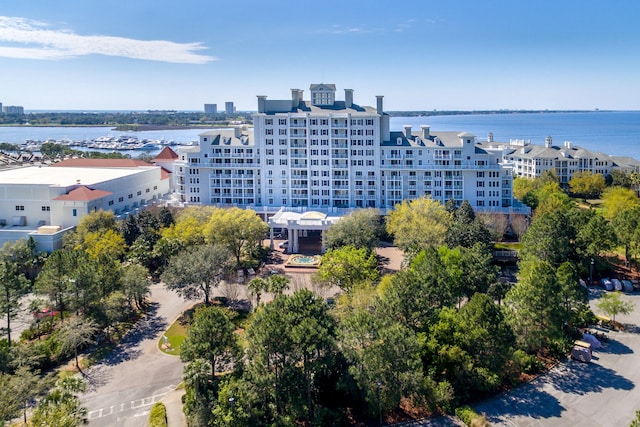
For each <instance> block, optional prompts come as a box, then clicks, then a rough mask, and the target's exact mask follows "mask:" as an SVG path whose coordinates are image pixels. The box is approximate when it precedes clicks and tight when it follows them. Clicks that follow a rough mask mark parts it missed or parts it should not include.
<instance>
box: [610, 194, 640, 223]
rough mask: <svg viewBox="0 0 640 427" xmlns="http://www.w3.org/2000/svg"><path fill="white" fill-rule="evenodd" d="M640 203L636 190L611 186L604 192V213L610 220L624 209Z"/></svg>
mask: <svg viewBox="0 0 640 427" xmlns="http://www.w3.org/2000/svg"><path fill="white" fill-rule="evenodd" d="M638 205H640V200H638V196H637V195H636V192H635V191H634V190H631V189H629V188H622V187H609V188H607V189H606V190H605V191H604V192H603V193H602V214H603V215H604V217H605V218H606V219H608V220H610V221H611V220H613V219H614V218H615V217H617V216H618V214H620V212H622V211H626V210H628V209H631V208H633V207H636V206H638Z"/></svg>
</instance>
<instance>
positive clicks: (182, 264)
mask: <svg viewBox="0 0 640 427" xmlns="http://www.w3.org/2000/svg"><path fill="white" fill-rule="evenodd" d="M230 255H231V254H230V253H229V251H228V250H227V249H226V248H225V247H223V246H221V245H218V244H216V245H201V246H196V247H194V248H191V249H188V250H187V251H184V252H181V253H179V254H178V255H175V256H173V257H171V258H170V260H169V264H168V265H167V267H166V269H165V271H164V273H163V274H162V281H163V282H164V283H165V285H166V286H167V288H168V289H170V290H174V291H176V292H177V293H178V294H179V295H180V296H182V297H183V298H185V299H191V300H193V299H199V298H204V302H205V305H209V304H210V298H209V297H210V295H211V292H212V290H213V288H215V287H217V286H218V285H219V284H220V282H221V281H222V279H223V278H224V276H225V275H226V274H227V272H228V270H229V267H230Z"/></svg>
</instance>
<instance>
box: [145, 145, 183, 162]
mask: <svg viewBox="0 0 640 427" xmlns="http://www.w3.org/2000/svg"><path fill="white" fill-rule="evenodd" d="M178 157H179V156H178V153H176V152H175V151H173V150H172V149H171V147H164V148H163V149H162V151H161V152H160V153H158V155H157V156H156V157H154V158H153V159H152V160H151V161H152V162H155V161H156V160H175V159H177V158H178Z"/></svg>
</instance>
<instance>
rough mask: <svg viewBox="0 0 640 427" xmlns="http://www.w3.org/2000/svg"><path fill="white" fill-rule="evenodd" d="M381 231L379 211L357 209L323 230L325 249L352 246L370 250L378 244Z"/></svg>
mask: <svg viewBox="0 0 640 427" xmlns="http://www.w3.org/2000/svg"><path fill="white" fill-rule="evenodd" d="M382 231H383V230H382V224H381V222H380V211H378V210H377V209H358V210H355V211H353V212H352V213H351V214H350V215H348V216H345V217H343V218H342V219H341V220H340V221H338V222H337V223H335V224H333V225H332V226H331V227H329V229H328V230H326V231H325V232H324V234H325V245H326V247H327V249H338V248H341V247H343V246H353V247H354V248H357V249H360V248H365V249H367V250H368V251H369V252H372V251H373V250H374V249H375V248H376V247H377V246H378V244H379V239H380V236H381V234H382Z"/></svg>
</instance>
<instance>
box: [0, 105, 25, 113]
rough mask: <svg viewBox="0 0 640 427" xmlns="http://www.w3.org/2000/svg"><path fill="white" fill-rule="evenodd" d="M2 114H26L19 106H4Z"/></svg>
mask: <svg viewBox="0 0 640 427" xmlns="http://www.w3.org/2000/svg"><path fill="white" fill-rule="evenodd" d="M0 105H1V104H0ZM2 112H3V113H5V114H20V115H22V114H24V107H21V106H19V105H3V106H2Z"/></svg>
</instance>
